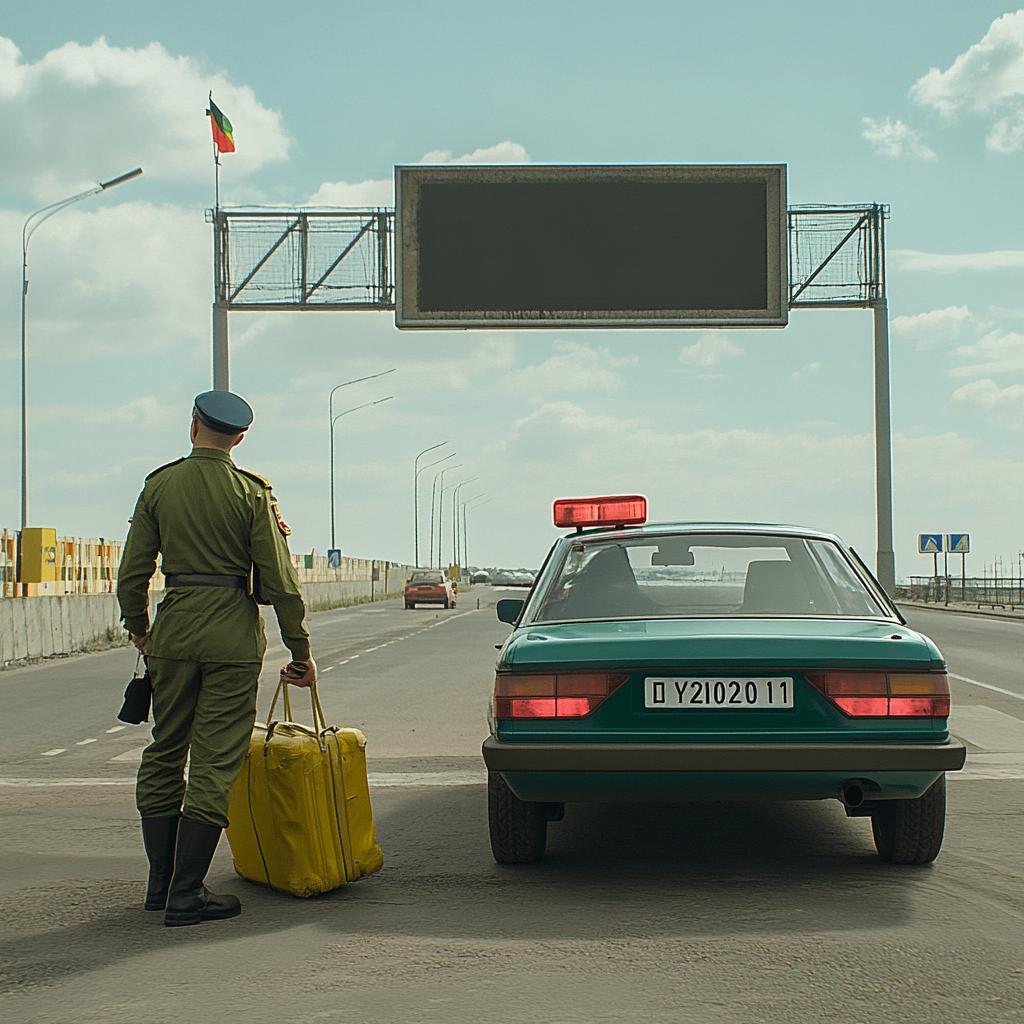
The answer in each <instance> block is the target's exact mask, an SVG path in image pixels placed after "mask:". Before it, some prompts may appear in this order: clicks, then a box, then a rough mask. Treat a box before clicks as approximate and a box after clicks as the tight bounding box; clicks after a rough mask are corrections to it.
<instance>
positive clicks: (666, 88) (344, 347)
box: [0, 0, 1024, 578]
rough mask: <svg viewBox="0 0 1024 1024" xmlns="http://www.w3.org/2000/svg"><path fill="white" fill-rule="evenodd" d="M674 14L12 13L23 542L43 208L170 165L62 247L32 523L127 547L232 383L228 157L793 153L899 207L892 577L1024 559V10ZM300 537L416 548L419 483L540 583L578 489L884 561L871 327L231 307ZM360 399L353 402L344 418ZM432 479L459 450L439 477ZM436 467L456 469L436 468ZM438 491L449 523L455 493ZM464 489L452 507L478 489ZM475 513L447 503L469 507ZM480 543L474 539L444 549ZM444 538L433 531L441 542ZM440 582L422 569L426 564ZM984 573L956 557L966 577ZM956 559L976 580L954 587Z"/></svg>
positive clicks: (37, 380) (50, 308)
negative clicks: (214, 228) (634, 325)
mask: <svg viewBox="0 0 1024 1024" xmlns="http://www.w3.org/2000/svg"><path fill="white" fill-rule="evenodd" d="M850 11H851V8H850V7H849V5H848V4H838V3H825V4H821V3H813V4H812V3H809V2H784V0H779V2H775V3H771V4H766V3H763V2H755V0H749V2H741V0H731V2H730V0H720V2H717V3H715V4H707V3H705V2H700V3H696V2H688V0H675V2H671V3H657V2H649V0H635V2H634V3H631V4H628V5H627V4H621V3H611V2H607V3H605V2H589V3H583V2H555V3H552V2H551V0H547V2H544V3H539V2H530V0H518V2H517V3H515V4H507V3H496V2H490V0H473V2H448V3H441V2H430V0H419V2H406V3H401V2H387V0H379V2H378V3H376V4H373V5H367V4H355V3H351V2H347V0H332V2H331V3H326V2H303V0H296V2H293V3H292V4H290V5H289V6H288V7H287V9H286V11H284V13H282V9H281V8H280V7H279V6H278V5H273V6H272V5H270V4H269V3H265V2H262V0H253V2H249V3H245V4H240V3H216V2H213V3H211V2H204V3H202V4H200V3H193V2H191V0H178V2H176V3H174V4H164V5H155V4H138V3H122V2H102V0H98V2H93V3H89V4H81V3H71V2H66V0H56V2H53V3H50V4H47V5H45V7H41V6H40V5H30V4H21V5H16V6H15V5H8V6H7V7H6V8H5V10H4V14H3V16H2V18H0V138H2V139H3V145H2V146H0V432H2V433H0V436H2V447H0V527H3V526H6V527H8V528H12V529H13V528H16V527H17V525H18V523H19V517H20V512H19V473H20V464H19V437H20V434H19V429H20V428H19V424H20V412H19V409H20V406H19V401H20V391H19V298H20V296H19V293H20V274H19V266H20V257H21V253H20V240H21V228H22V224H23V222H24V220H25V217H26V216H27V215H28V214H29V213H31V212H32V211H33V210H35V209H37V208H38V207H41V206H44V205H46V204H48V203H50V202H54V201H55V200H58V199H61V198H63V197H65V196H67V195H70V194H73V193H74V192H77V191H79V190H82V189H84V188H88V187H89V186H90V185H92V184H94V183H96V182H97V181H103V180H107V179H109V178H112V177H114V176H115V175H118V174H120V173H123V172H124V171H128V170H130V169H132V168H134V167H136V166H142V167H143V169H144V171H145V173H144V175H143V176H142V177H141V178H138V179H136V180H134V181H131V182H128V183H126V184H124V185H121V186H119V187H117V188H114V189H111V190H110V191H109V192H106V193H104V194H103V195H101V196H97V197H93V198H89V199H87V200H85V201H83V202H82V203H79V204H77V205H76V206H75V207H74V208H72V209H69V210H67V211H64V212H62V213H60V214H58V215H57V216H55V217H54V218H53V219H52V220H49V221H47V222H46V224H44V225H43V226H42V227H41V228H40V229H39V231H38V233H37V234H36V235H35V236H34V237H33V239H32V242H31V247H30V251H29V280H30V289H29V294H28V343H27V344H28V444H29V519H30V525H40V526H42V525H45V526H54V527H56V528H57V531H58V533H59V534H61V535H74V536H103V537H107V538H120V537H123V536H124V534H125V532H126V529H127V519H128V516H129V515H130V514H131V510H132V507H133V505H134V502H135V499H136V496H137V494H138V492H139V490H140V488H141V486H142V482H143V480H144V478H145V475H146V474H147V473H148V472H150V471H151V470H152V469H153V468H155V467H156V466H159V465H162V464H163V463H166V462H169V461H171V460H173V459H175V458H178V457H180V456H182V455H185V454H187V452H188V449H189V445H188V424H189V416H190V411H191V402H192V398H193V397H194V396H195V395H196V394H197V393H199V392H201V391H204V390H206V389H208V388H209V387H210V386H211V383H210V303H211V301H212V266H211V263H212V256H211V253H212V241H211V228H210V226H209V225H208V224H207V223H206V220H205V216H204V211H205V209H206V208H208V207H210V206H212V205H213V166H212V158H211V143H210V135H209V125H208V121H207V118H206V117H205V116H204V110H205V107H206V98H207V95H208V93H209V92H210V91H211V90H212V92H213V95H214V99H215V100H216V102H217V104H218V105H219V106H220V108H221V109H222V110H223V111H224V112H225V113H226V114H227V115H228V117H229V118H230V119H231V122H232V124H233V126H234V132H235V141H236V146H237V150H236V152H235V153H233V154H226V155H225V156H224V157H223V175H222V196H221V198H222V202H223V203H224V204H226V205H245V204H278V205H289V206H303V205H306V206H323V205H334V206H361V205H378V204H382V205H390V204H391V202H392V185H391V182H392V180H393V168H394V165H395V164H414V163H418V162H426V163H445V162H455V163H460V162H461V163H507V162H532V163H535V164H536V163H785V164H786V165H787V167H788V182H789V197H788V198H789V203H790V204H791V205H794V204H798V203H862V202H878V203H886V204H888V205H889V206H890V209H891V219H890V220H889V221H888V222H887V226H886V231H887V247H888V263H887V266H888V295H889V307H890V329H891V346H892V349H891V367H892V370H891V375H892V410H893V413H892V416H893V460H894V471H893V487H894V508H895V548H896V567H897V575H898V577H900V578H904V577H907V576H909V575H916V574H927V573H930V572H931V559H930V558H929V557H927V556H924V555H919V554H917V535H918V534H919V533H925V532H934V533H949V532H968V533H970V534H971V543H972V554H971V555H970V556H968V562H967V567H968V572H979V573H980V572H981V571H982V568H983V566H985V565H991V564H992V562H993V560H994V559H995V558H997V557H999V558H1001V559H1002V560H1003V563H1004V566H1007V565H1009V563H1010V562H1011V561H1012V562H1014V563H1015V562H1016V557H1017V552H1019V551H1021V550H1022V549H1024V516H1022V515H1021V511H1020V508H1021V496H1022V495H1024V187H1022V182H1024V173H1022V171H1024V10H1016V9H1015V8H1013V7H1012V6H1007V5H1006V4H1000V3H989V2H987V0H969V2H964V0H957V2H935V0H928V2H918V0H902V2H901V3H899V4H892V3H882V2H877V0H868V2H866V3H865V4H862V5H860V7H858V14H857V19H856V22H853V21H852V20H851V14H850ZM230 332H231V349H232V367H231V374H232V376H231V383H232V389H233V390H235V391H237V392H238V393H240V394H242V395H243V396H245V397H246V398H247V399H248V400H249V402H250V403H251V404H252V406H253V408H254V410H255V414H256V420H255V424H254V426H253V428H252V430H251V431H250V434H249V436H248V437H247V438H246V440H245V441H244V442H243V444H242V446H241V447H240V448H239V449H238V450H237V453H236V461H237V462H238V463H239V465H242V466H245V467H246V468H249V469H252V470H255V471H256V472H259V473H261V474H263V475H264V476H266V477H267V478H269V479H270V480H271V482H272V484H273V486H274V490H275V494H276V495H277V497H278V499H279V501H280V505H281V508H282V511H283V513H284V515H285V518H286V519H287V520H288V522H289V523H290V525H291V526H292V529H293V531H294V533H293V536H292V538H291V540H292V549H293V551H304V552H309V551H310V550H313V549H315V550H316V551H318V552H324V551H325V549H326V548H327V547H328V544H329V539H330V534H329V524H330V519H329V515H330V506H329V498H330V494H329V488H328V479H329V476H328V448H329V433H328V405H327V396H328V392H329V391H330V390H331V388H333V387H334V386H335V385H336V384H339V383H341V382H343V381H346V380H349V379H352V378H356V377H361V376H365V375H368V374H373V373H378V372H381V371H384V370H388V369H391V368H392V367H394V368H395V372H394V373H391V374H388V375H387V376H386V377H383V378H381V379H380V380H374V381H369V382H366V383H363V384H356V385H352V386H350V387H347V388H346V389H344V390H343V391H340V392H339V393H338V396H339V399H338V400H339V403H340V405H341V406H342V407H343V408H348V407H349V405H351V406H355V405H360V404H362V403H364V402H371V401H374V400H376V399H379V398H385V397H388V396H393V398H392V400H390V401H387V402H383V403H381V404H380V405H379V406H376V407H371V408H368V409H365V410H360V411H358V412H355V413H353V414H352V415H350V416H346V417H345V418H344V419H343V420H341V421H339V423H338V426H337V428H336V429H337V434H336V444H337V462H336V473H337V515H338V538H339V543H340V546H341V547H342V548H343V550H344V551H345V553H346V554H349V555H355V556H360V557H374V558H386V559H391V560H395V561H402V562H409V561H411V560H412V558H413V550H414V542H413V460H414V457H415V456H416V453H417V452H419V451H420V450H422V449H424V448H427V447H428V446H430V445H434V444H438V443H440V442H444V441H448V442H449V444H448V446H447V447H445V448H442V449H441V450H440V451H441V453H442V454H444V453H446V452H456V453H457V455H456V456H455V457H453V458H452V459H450V460H449V464H450V465H452V466H453V467H457V468H453V469H452V471H451V472H450V473H449V474H448V475H447V477H446V483H457V482H459V481H460V480H462V479H469V478H475V479H473V480H472V482H470V483H467V484H466V485H465V486H464V487H463V488H462V490H461V497H462V498H463V499H464V498H468V497H472V496H473V495H476V494H480V495H481V498H480V499H479V502H478V504H477V507H476V509H475V511H473V512H471V513H470V514H469V518H468V524H469V525H468V531H467V533H468V541H469V561H470V563H471V564H481V565H505V566H533V567H536V566H537V565H539V563H540V562H541V560H542V559H543V556H544V554H545V552H546V550H547V548H548V546H549V545H550V543H551V541H552V539H553V538H554V536H555V531H554V529H553V527H552V525H551V502H552V501H553V499H555V498H557V497H569V496H574V495H575V496H582V495H592V494H613V493H634V492H640V493H644V494H646V495H647V496H648V498H649V507H650V515H651V518H652V520H680V519H682V520H686V519H691V520H705V521H706V520H716V521H722V520H726V521H756V522H784V523H794V524H797V525H802V526H810V527H815V528H820V529H824V530H828V531H831V532H834V533H838V534H839V535H840V536H842V537H843V538H844V539H846V540H847V541H849V542H850V543H852V544H853V545H854V546H855V547H856V548H857V549H858V550H859V551H860V552H861V553H862V554H863V555H864V556H865V557H866V559H867V560H868V561H869V563H871V562H873V554H874V550H875V537H874V476H873V438H872V430H873V409H872V393H873V392H872V348H871V313H870V312H869V311H867V310H795V311H793V313H792V314H791V318H790V324H789V326H788V327H786V328H785V329H783V330H732V331H701V330H630V331H619V330H604V331H599V330H546V331H535V332H530V331H523V330H520V331H506V330H493V331H457V332H444V331H431V332H400V331H398V330H396V329H395V327H394V322H393V316H392V314H390V313H362V312H316V313H281V312H274V313H262V314H261V313H244V314H243V313H236V314H232V315H231V322H230ZM345 403H349V404H348V405H347V404H345ZM424 461H426V460H424ZM438 468H440V467H438ZM435 472H436V470H429V471H428V472H426V473H424V474H423V475H422V476H421V478H420V480H421V491H420V506H421V523H423V522H424V521H425V520H429V504H430V484H431V480H432V477H433V474H434V473H435ZM449 497H450V492H449V494H448V496H446V500H448V498H449ZM449 507H450V505H449ZM445 537H446V539H445V541H444V545H445V554H446V558H447V556H448V554H450V546H451V545H450V540H449V539H447V538H450V524H449V525H447V526H446V531H445ZM421 538H422V539H421V546H422V547H424V548H425V547H426V546H427V543H428V530H427V527H426V526H424V527H423V529H422V533H421ZM421 560H422V559H421ZM957 562H958V560H957ZM957 568H959V566H958V565H957Z"/></svg>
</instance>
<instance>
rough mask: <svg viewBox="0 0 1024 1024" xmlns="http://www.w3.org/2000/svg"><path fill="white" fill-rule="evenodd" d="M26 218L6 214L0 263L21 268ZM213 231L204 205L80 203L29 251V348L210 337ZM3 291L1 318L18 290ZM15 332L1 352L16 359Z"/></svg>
mask: <svg viewBox="0 0 1024 1024" xmlns="http://www.w3.org/2000/svg"><path fill="white" fill-rule="evenodd" d="M20 230H21V216H20V215H19V214H15V213H13V212H11V211H0V239H2V240H3V243H2V248H0V267H3V268H5V269H4V272H5V275H6V276H7V278H8V280H12V279H13V277H14V275H15V274H17V269H16V268H17V267H18V265H19V264H20V257H21V246H20ZM210 258H211V257H210V227H209V226H208V225H207V224H206V223H205V222H204V219H203V214H202V211H201V210H194V209H193V210H190V209H185V208H183V207H180V206H173V205H167V206H153V205H152V204H150V203H145V202H132V203H122V204H120V205H118V206H102V207H99V208H95V209H92V210H88V209H86V208H85V207H78V208H75V209H72V210H68V211H67V212H65V213H61V214H60V216H59V217H55V218H54V219H53V220H51V221H48V222H47V223H46V224H45V226H44V227H43V228H42V229H41V230H40V231H39V232H38V234H36V235H35V237H34V238H33V240H32V244H31V247H30V249H29V267H28V276H29V293H28V313H29V330H30V333H31V336H32V341H31V344H32V349H33V352H34V353H36V354H46V355H48V356H50V355H53V356H57V355H58V354H59V357H60V358H67V357H69V356H70V357H79V358H81V357H92V356H96V355H102V354H109V353H132V354H138V353H141V352H145V351H152V350H154V349H156V348H160V347H162V346H165V345H169V344H180V343H181V342H182V341H183V340H185V341H190V342H194V341H199V340H204V341H205V339H207V338H209V332H210V303H211V301H212V285H211V276H212V274H211V269H210ZM0 294H2V297H3V299H4V300H5V301H4V302H3V307H4V308H3V309H2V316H3V319H4V321H6V322H7V323H12V322H13V321H14V318H15V317H16V316H17V310H16V305H15V303H16V299H17V293H16V291H15V292H14V293H13V294H12V292H11V290H10V289H7V290H6V291H5V292H4V293H0ZM13 347H14V334H13V331H11V332H8V331H4V332H3V336H2V338H0V349H6V350H7V351H8V352H10V353H11V354H12V355H13Z"/></svg>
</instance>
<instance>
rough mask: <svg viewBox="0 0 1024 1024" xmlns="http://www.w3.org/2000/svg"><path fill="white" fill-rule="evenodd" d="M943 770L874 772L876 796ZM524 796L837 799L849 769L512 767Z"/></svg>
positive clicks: (907, 788)
mask: <svg viewBox="0 0 1024 1024" xmlns="http://www.w3.org/2000/svg"><path fill="white" fill-rule="evenodd" d="M941 774H942V773H941V772H935V771H931V772H927V771H926V772H875V773H872V774H871V776H870V779H869V781H870V782H872V783H874V784H875V785H876V786H877V787H878V789H877V792H876V791H874V790H872V792H871V799H872V800H901V799H909V798H914V797H919V796H920V795H921V794H922V793H924V792H925V791H926V790H927V789H928V788H929V787H930V786H931V785H932V784H933V783H934V782H935V780H936V779H938V778H939V776H940V775H941ZM501 775H502V778H504V779H505V781H506V782H507V783H508V785H509V788H510V789H511V790H512V792H513V793H515V795H516V796H517V797H519V799H520V800H527V801H537V802H541V803H603V802H617V801H624V802H629V803H634V802H643V803H656V802H676V801H680V802H681V801H704V800H755V801H767V800H829V799H835V798H836V796H837V795H838V793H839V791H840V789H841V788H842V786H843V784H844V783H845V782H848V781H849V780H850V778H851V776H850V773H849V772H761V771H759V772H622V771H614V772H539V771H528V772H508V771H504V772H502V773H501Z"/></svg>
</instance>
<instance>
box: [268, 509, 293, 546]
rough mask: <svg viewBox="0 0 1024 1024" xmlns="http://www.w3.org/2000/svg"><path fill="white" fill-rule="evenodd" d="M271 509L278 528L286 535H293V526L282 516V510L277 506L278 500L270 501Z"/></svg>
mask: <svg viewBox="0 0 1024 1024" xmlns="http://www.w3.org/2000/svg"><path fill="white" fill-rule="evenodd" d="M270 508H271V511H273V513H274V518H275V519H276V520H277V528H278V529H279V530H280V531H281V532H282V533H283V534H284V535H285V536H286V537H290V536H291V535H292V530H291V527H290V526H289V525H288V524H287V523H286V522H285V521H284V520H283V519H282V518H281V510H280V509H279V508H278V507H277V502H276V501H272V502H271V503H270Z"/></svg>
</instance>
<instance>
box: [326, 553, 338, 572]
mask: <svg viewBox="0 0 1024 1024" xmlns="http://www.w3.org/2000/svg"><path fill="white" fill-rule="evenodd" d="M327 567H328V568H329V569H340V568H341V548H328V549H327Z"/></svg>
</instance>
